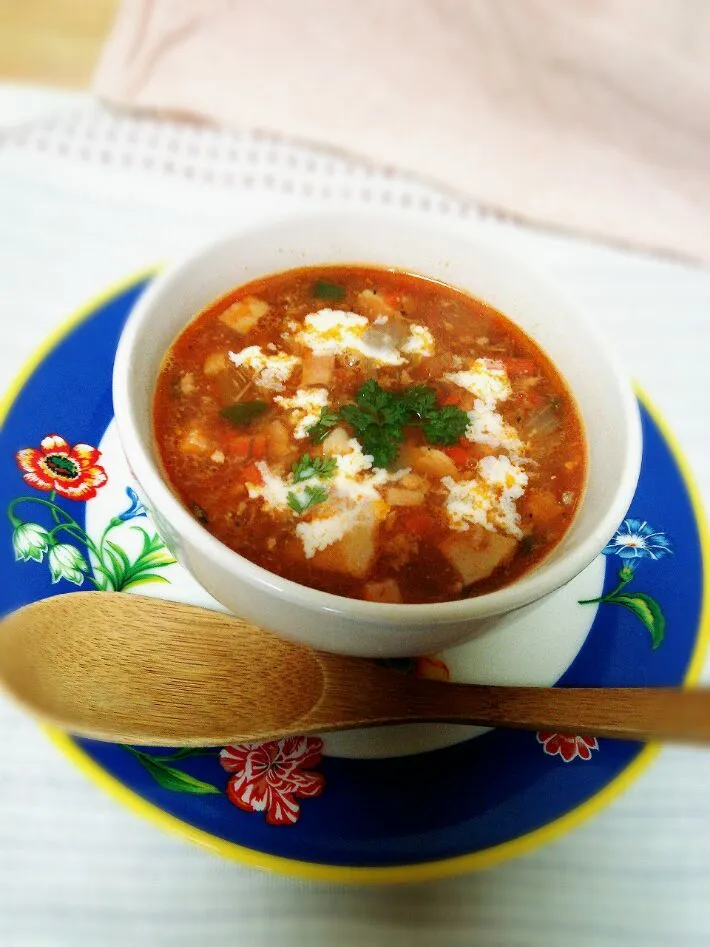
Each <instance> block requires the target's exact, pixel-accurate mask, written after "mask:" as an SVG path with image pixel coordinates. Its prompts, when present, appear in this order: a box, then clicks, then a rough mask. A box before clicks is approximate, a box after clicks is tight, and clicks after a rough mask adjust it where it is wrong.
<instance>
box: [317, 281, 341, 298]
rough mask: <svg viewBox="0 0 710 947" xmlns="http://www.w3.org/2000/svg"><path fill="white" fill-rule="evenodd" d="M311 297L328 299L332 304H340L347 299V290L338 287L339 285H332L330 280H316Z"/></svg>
mask: <svg viewBox="0 0 710 947" xmlns="http://www.w3.org/2000/svg"><path fill="white" fill-rule="evenodd" d="M311 295H312V296H313V298H314V299H327V300H330V301H331V302H340V300H341V299H345V289H344V287H343V286H338V284H337V283H330V282H329V281H328V280H325V279H319V280H316V281H315V283H314V284H313V287H312V288H311Z"/></svg>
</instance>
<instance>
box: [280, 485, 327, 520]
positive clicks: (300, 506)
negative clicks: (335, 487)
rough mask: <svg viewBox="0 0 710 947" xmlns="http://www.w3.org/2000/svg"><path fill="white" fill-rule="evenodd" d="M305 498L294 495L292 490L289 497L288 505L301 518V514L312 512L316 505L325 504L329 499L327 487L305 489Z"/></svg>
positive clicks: (308, 487)
mask: <svg viewBox="0 0 710 947" xmlns="http://www.w3.org/2000/svg"><path fill="white" fill-rule="evenodd" d="M303 492H304V493H305V497H303V498H302V497H300V496H299V495H298V494H297V493H294V492H293V490H291V491H290V492H289V494H288V496H287V500H288V505H289V506H290V507H291V509H292V510H293V511H294V513H298V515H299V516H300V515H301V513H305V512H306V510H310V508H311V507H312V506H315V505H316V503H324V502H325V501H326V500H327V499H328V491H327V490H326V489H325V487H312V486H307V487H304V491H303Z"/></svg>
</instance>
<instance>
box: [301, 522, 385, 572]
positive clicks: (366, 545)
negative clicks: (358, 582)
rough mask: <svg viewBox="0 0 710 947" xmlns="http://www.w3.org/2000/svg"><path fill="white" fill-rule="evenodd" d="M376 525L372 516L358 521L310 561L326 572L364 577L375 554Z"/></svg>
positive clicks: (371, 564) (372, 563) (370, 566)
mask: <svg viewBox="0 0 710 947" xmlns="http://www.w3.org/2000/svg"><path fill="white" fill-rule="evenodd" d="M377 527H378V523H377V520H376V519H375V518H374V517H372V518H371V519H368V520H365V521H362V522H360V523H358V524H357V525H356V526H353V528H352V529H351V530H350V531H349V532H347V533H346V534H345V535H344V536H343V538H342V539H340V540H338V542H337V543H333V545H332V546H328V547H327V548H326V549H322V550H321V551H320V552H317V553H316V554H315V556H313V558H312V559H311V560H310V562H311V563H312V564H313V565H314V566H316V567H317V568H319V569H325V570H327V571H328V572H339V573H341V574H342V575H350V576H352V577H353V578H356V579H364V578H365V577H366V576H367V574H368V572H369V571H370V569H371V568H372V566H373V565H374V562H375V558H376V556H377V543H376V538H377V537H376V533H377Z"/></svg>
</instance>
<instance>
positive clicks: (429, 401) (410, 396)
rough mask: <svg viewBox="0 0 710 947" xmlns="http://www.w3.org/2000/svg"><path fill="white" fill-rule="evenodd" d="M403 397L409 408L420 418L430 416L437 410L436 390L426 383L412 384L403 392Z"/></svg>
mask: <svg viewBox="0 0 710 947" xmlns="http://www.w3.org/2000/svg"><path fill="white" fill-rule="evenodd" d="M401 399H402V401H403V403H404V404H405V405H406V406H407V409H408V410H409V411H411V412H412V414H416V416H417V417H418V418H428V417H429V416H430V414H431V413H432V411H436V392H435V391H434V389H433V388H427V386H426V385H412V387H411V388H405V390H404V391H403V392H402V393H401Z"/></svg>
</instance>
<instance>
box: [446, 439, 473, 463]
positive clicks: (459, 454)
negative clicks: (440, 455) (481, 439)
mask: <svg viewBox="0 0 710 947" xmlns="http://www.w3.org/2000/svg"><path fill="white" fill-rule="evenodd" d="M443 451H444V453H445V454H446V455H447V457H450V458H451V459H452V460H453V462H454V463H455V464H456V466H457V467H465V466H466V464H467V463H468V462H469V460H470V458H471V454H470V452H469V451H468V450H466V448H465V447H461V445H460V444H453V445H452V446H451V447H444V448H443Z"/></svg>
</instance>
